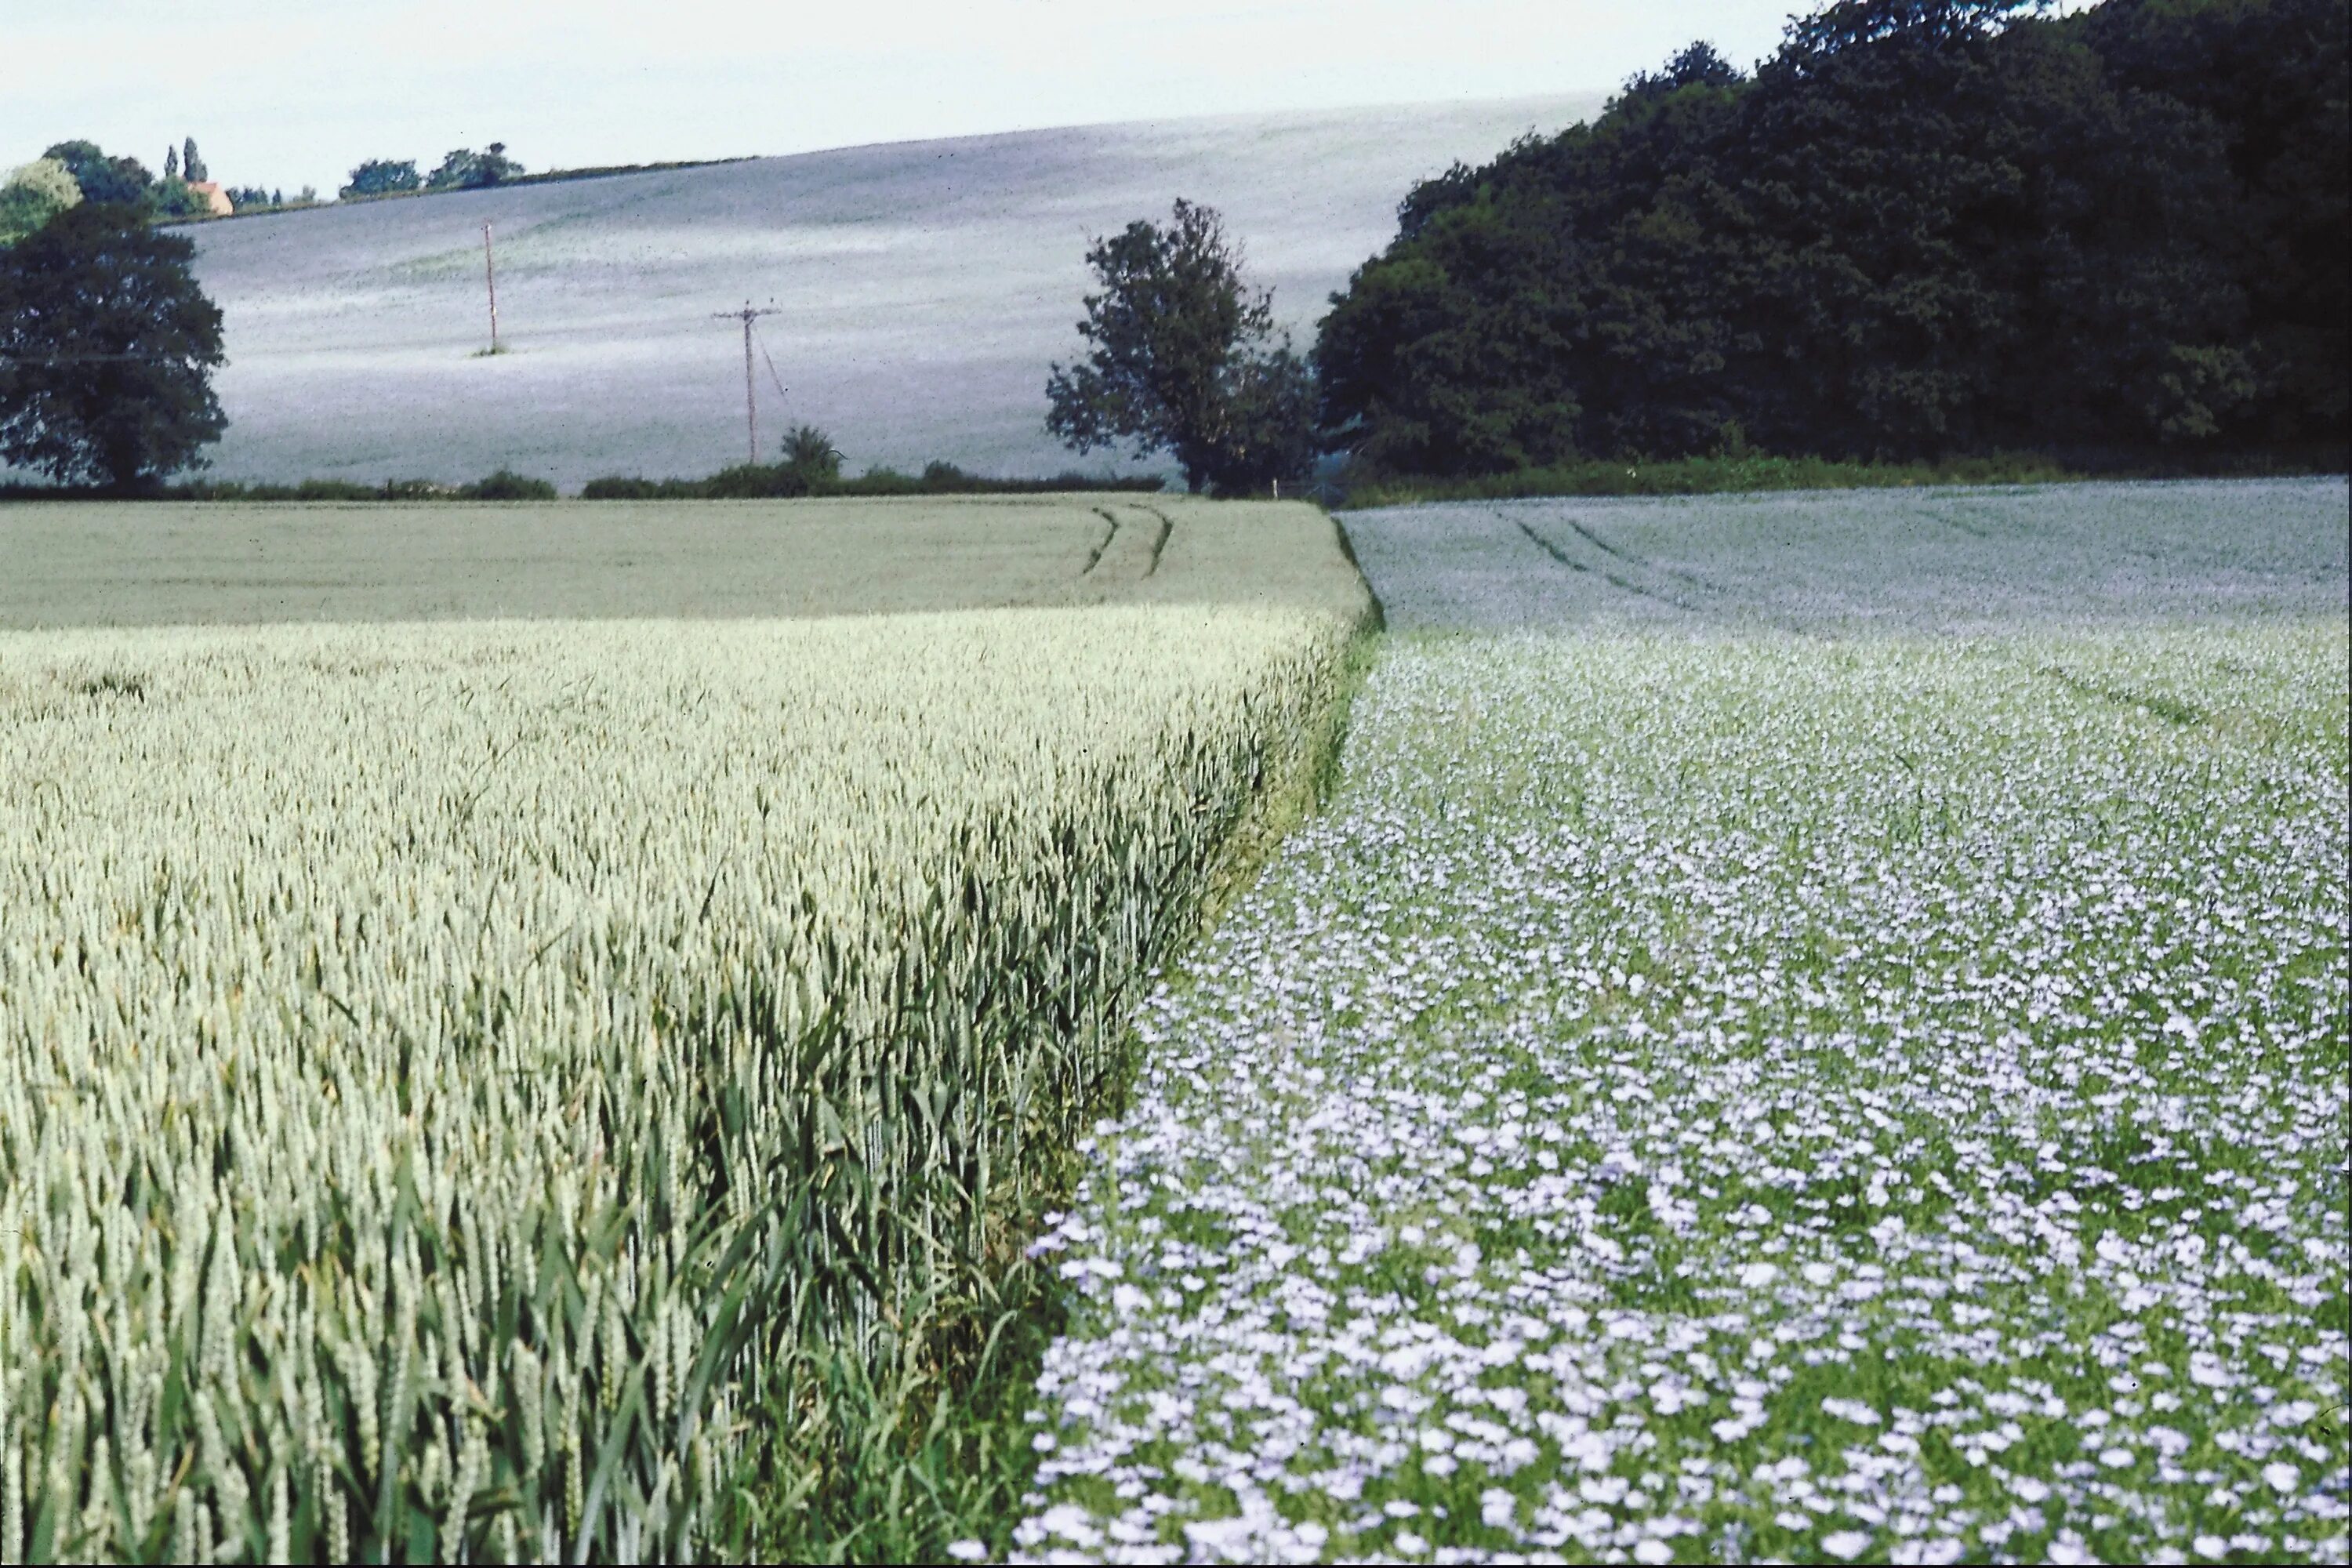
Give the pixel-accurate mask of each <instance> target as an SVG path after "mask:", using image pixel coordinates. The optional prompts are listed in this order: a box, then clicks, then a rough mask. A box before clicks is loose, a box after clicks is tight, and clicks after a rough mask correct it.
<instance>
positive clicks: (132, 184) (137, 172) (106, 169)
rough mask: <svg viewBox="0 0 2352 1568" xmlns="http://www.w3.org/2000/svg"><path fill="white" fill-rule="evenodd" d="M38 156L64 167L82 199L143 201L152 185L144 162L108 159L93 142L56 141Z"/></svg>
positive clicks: (153, 178)
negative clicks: (71, 177)
mask: <svg viewBox="0 0 2352 1568" xmlns="http://www.w3.org/2000/svg"><path fill="white" fill-rule="evenodd" d="M41 156H42V157H44V158H54V159H56V160H57V161H58V163H63V164H64V165H65V166H66V169H67V172H68V173H69V174H72V175H73V177H74V184H76V185H77V186H78V187H79V189H80V191H81V195H82V200H84V201H86V202H93V203H107V204H115V205H135V204H138V203H143V202H144V201H146V200H147V195H148V193H149V192H150V191H151V190H152V189H153V188H154V185H155V177H154V176H153V175H152V174H149V173H148V172H147V166H146V165H145V164H144V163H141V162H140V161H139V160H138V159H136V158H110V157H108V156H107V155H106V153H104V152H103V151H101V150H100V147H99V145H98V143H97V142H58V143H57V144H56V145H55V146H53V147H51V148H50V149H49V150H48V151H47V152H46V153H42V154H41Z"/></svg>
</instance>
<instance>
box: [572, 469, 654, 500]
mask: <svg viewBox="0 0 2352 1568" xmlns="http://www.w3.org/2000/svg"><path fill="white" fill-rule="evenodd" d="M673 482H675V481H673ZM661 491H662V488H661V486H659V485H657V484H656V483H655V482H654V481H653V480H651V479H629V478H625V477H624V476H622V475H619V474H607V475H605V476H604V477H603V478H602V479H590V480H589V481H588V482H587V483H586V484H584V485H583V486H581V487H580V499H581V500H655V499H656V498H657V497H659V496H660V494H661Z"/></svg>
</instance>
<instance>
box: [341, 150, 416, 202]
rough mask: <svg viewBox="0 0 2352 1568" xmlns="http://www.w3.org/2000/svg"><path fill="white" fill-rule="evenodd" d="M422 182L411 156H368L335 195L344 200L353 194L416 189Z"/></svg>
mask: <svg viewBox="0 0 2352 1568" xmlns="http://www.w3.org/2000/svg"><path fill="white" fill-rule="evenodd" d="M422 183H423V182H421V181H420V180H419V179H418V178H417V174H416V161H415V159H413V158H370V159H369V160H367V161H366V162H365V163H362V164H361V165H360V166H359V167H357V168H356V169H353V170H352V183H351V184H348V185H345V186H344V187H343V188H342V189H341V190H339V191H337V192H336V193H335V195H336V196H337V197H338V198H340V199H341V200H344V201H348V200H350V199H351V198H352V197H353V196H383V195H393V194H394V193H395V192H399V191H414V190H416V189H418V188H419V187H420V186H421V184H422Z"/></svg>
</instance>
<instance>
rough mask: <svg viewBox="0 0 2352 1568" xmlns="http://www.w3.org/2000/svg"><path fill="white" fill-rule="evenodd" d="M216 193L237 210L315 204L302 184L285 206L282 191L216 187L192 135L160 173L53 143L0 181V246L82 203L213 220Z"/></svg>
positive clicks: (80, 146)
mask: <svg viewBox="0 0 2352 1568" xmlns="http://www.w3.org/2000/svg"><path fill="white" fill-rule="evenodd" d="M216 190H217V195H218V196H219V197H222V198H226V203H227V204H228V205H233V206H234V207H236V208H237V209H239V210H244V209H247V208H253V207H286V206H308V205H313V204H315V203H316V202H317V200H318V193H317V192H316V191H313V190H311V189H310V188H309V187H307V186H306V187H304V188H303V189H302V190H300V191H299V192H297V193H296V194H295V195H294V196H293V198H292V199H291V200H290V201H289V199H288V198H287V196H286V195H285V194H284V193H283V192H280V191H267V190H263V189H261V188H260V187H258V186H251V185H231V186H227V187H225V188H222V187H215V185H213V184H212V183H211V173H210V171H209V170H207V169H206V168H205V161H204V155H203V154H202V153H198V152H197V151H196V139H195V138H194V137H193V136H191V137H189V138H187V139H186V140H185V141H184V142H182V143H181V144H180V145H179V146H177V147H167V148H165V149H164V150H163V174H162V175H161V176H157V175H155V174H151V173H149V172H148V169H147V165H146V164H144V163H141V162H140V161H139V160H138V159H136V158H131V157H121V156H116V155H114V154H110V153H108V152H107V151H106V150H105V149H104V148H102V147H100V146H99V145H98V143H96V142H82V141H73V142H54V143H52V144H51V145H50V146H49V147H48V148H47V150H46V151H44V152H43V153H41V155H40V156H39V157H38V158H36V159H34V160H33V161H32V162H31V163H26V164H23V165H21V166H20V167H18V168H16V169H13V170H11V171H9V172H8V174H7V175H6V177H5V178H0V245H13V244H15V243H16V241H17V240H20V239H22V238H24V237H26V235H28V234H31V233H33V232H34V231H36V230H37V229H38V228H40V227H41V226H42V225H44V224H46V223H47V222H48V221H49V220H50V219H51V218H53V217H55V216H57V215H58V214H59V213H61V212H64V211H66V210H68V208H71V207H76V206H79V205H81V204H82V203H84V202H90V203H93V204H98V205H110V206H121V207H128V208H131V209H132V210H133V211H136V212H138V213H140V214H141V215H142V216H144V217H146V218H148V219H149V220H151V221H154V222H170V221H172V220H173V219H176V218H186V217H204V216H213V215H216V214H219V213H220V212H221V211H222V207H221V204H220V203H219V202H218V201H216V200H215V191H216Z"/></svg>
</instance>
